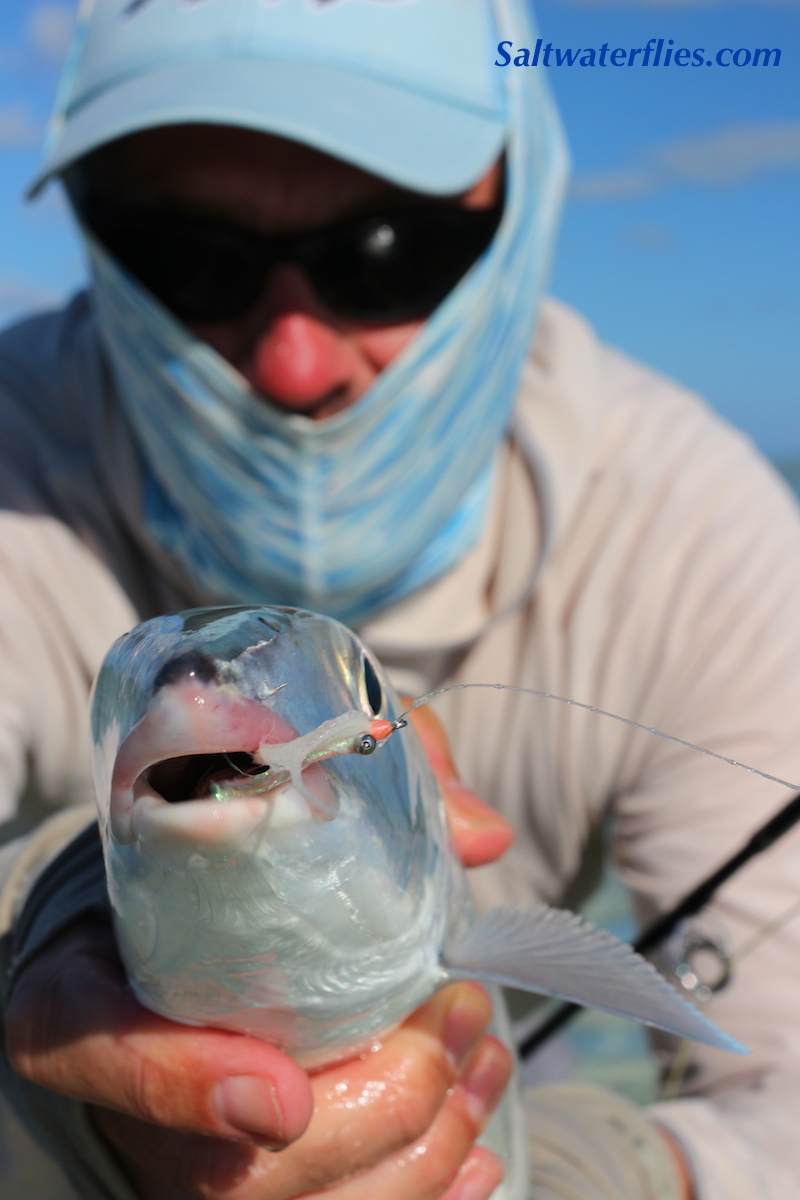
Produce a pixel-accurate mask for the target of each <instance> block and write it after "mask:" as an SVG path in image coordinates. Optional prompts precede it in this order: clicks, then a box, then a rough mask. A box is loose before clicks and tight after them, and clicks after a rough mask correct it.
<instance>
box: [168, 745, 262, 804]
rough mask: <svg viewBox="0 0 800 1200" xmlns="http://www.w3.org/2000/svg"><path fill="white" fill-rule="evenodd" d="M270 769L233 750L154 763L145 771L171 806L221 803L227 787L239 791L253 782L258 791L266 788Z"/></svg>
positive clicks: (190, 755)
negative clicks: (209, 801)
mask: <svg viewBox="0 0 800 1200" xmlns="http://www.w3.org/2000/svg"><path fill="white" fill-rule="evenodd" d="M269 773H270V769H269V767H265V766H264V765H263V764H262V763H257V762H256V760H255V759H254V758H253V756H252V754H247V753H246V752H245V751H243V750H233V751H231V752H230V753H223V754H182V755H180V756H178V757H177V758H166V759H164V760H163V761H161V762H157V763H154V764H153V766H152V767H149V768H148V769H147V771H146V772H145V775H146V782H147V783H148V784H149V786H150V787H151V788H152V790H153V791H154V792H155V793H156V794H157V795H160V796H162V797H163V799H164V800H166V802H167V804H185V803H186V801H187V800H219V799H221V794H222V793H223V792H224V790H225V788H226V786H227V785H232V786H233V787H235V788H236V790H237V791H238V790H241V789H242V788H244V787H246V786H247V783H246V781H247V779H248V778H250V779H252V781H253V782H252V788H253V789H254V791H260V790H261V789H262V788H264V784H265V782H266V778H267V776H268V775H269Z"/></svg>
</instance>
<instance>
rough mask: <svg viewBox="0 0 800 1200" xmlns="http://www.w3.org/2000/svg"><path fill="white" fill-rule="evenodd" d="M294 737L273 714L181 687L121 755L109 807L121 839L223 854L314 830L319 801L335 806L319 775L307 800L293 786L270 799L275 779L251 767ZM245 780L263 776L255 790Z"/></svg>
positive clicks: (218, 691)
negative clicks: (285, 831) (278, 833)
mask: <svg viewBox="0 0 800 1200" xmlns="http://www.w3.org/2000/svg"><path fill="white" fill-rule="evenodd" d="M297 737H298V733H297V730H296V729H295V728H294V727H293V726H292V725H290V724H289V723H288V721H285V720H284V719H283V718H282V717H279V716H278V715H277V713H275V712H273V711H272V710H271V709H269V708H266V707H265V706H264V705H263V704H259V703H258V702H256V701H254V700H248V699H247V698H245V697H243V696H240V695H238V694H236V693H233V692H230V691H227V690H226V689H224V688H220V687H218V686H216V685H215V684H205V683H202V682H197V681H194V680H184V681H181V682H179V683H177V684H174V685H170V686H167V687H163V688H161V689H160V690H159V692H158V693H157V695H156V697H155V698H154V700H153V701H152V703H151V704H150V707H149V708H148V710H147V712H146V713H145V715H144V716H143V717H142V719H141V720H140V721H139V722H138V724H136V725H135V726H134V728H133V729H132V730H131V731H130V733H129V734H128V735H127V737H126V738H125V739H124V740H123V741H122V743H121V745H120V746H119V749H118V751H117V755H116V760H115V763H114V770H113V775H112V779H111V796H110V807H109V820H110V825H111V831H112V834H113V836H114V838H115V839H116V841H118V842H120V843H122V844H127V843H131V842H134V841H136V840H138V839H145V840H148V841H165V840H167V841H175V840H176V839H177V840H180V841H181V842H189V841H191V842H193V843H206V844H210V843H213V844H216V845H220V844H224V843H228V842H237V841H240V840H241V839H242V837H245V836H247V835H248V834H250V833H253V832H254V831H255V830H256V829H258V828H266V827H267V826H270V827H272V826H274V827H280V826H285V825H286V824H294V823H297V821H299V820H312V819H313V818H314V816H315V815H318V814H315V813H314V811H313V808H312V805H313V804H314V801H315V800H316V801H317V802H318V804H319V806H320V807H321V808H325V807H330V805H331V803H332V801H333V795H332V792H331V787H330V784H329V783H328V781H327V779H326V777H325V775H324V774H323V772H322V771H321V770H320V768H319V767H318V766H310V767H309V768H307V769H306V770H304V771H303V791H304V792H305V793H306V795H305V796H303V795H301V794H300V793H299V792H298V790H297V789H296V788H293V787H292V786H291V784H290V781H287V782H286V784H285V785H282V786H279V787H277V788H271V789H270V790H269V792H267V790H266V788H265V787H264V780H265V779H267V778H269V772H268V770H265V767H264V765H263V763H261V764H260V763H258V762H257V760H256V758H255V757H254V756H255V755H256V754H258V752H259V748H260V747H264V746H267V745H270V744H271V745H279V744H282V743H285V742H291V741H293V740H294V739H295V738H297ZM248 775H253V776H256V775H258V776H260V779H259V778H254V779H253V786H252V789H251V788H249V787H245V788H243V787H242V785H244V784H245V783H246V780H245V776H248ZM270 782H272V781H270ZM234 784H235V785H236V786H235V789H234V787H233V786H232V785H234ZM226 788H228V789H230V791H231V793H232V795H233V798H230V799H229V798H227V796H226V795H225V794H224V793H225V789H226ZM215 789H220V790H217V791H216V792H215ZM221 793H222V794H221ZM219 799H224V800H225V802H224V803H215V801H216V800H219ZM309 801H311V803H309Z"/></svg>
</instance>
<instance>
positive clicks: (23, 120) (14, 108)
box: [0, 104, 42, 150]
mask: <svg viewBox="0 0 800 1200" xmlns="http://www.w3.org/2000/svg"><path fill="white" fill-rule="evenodd" d="M41 138H42V128H41V125H40V124H39V122H38V121H37V120H36V118H35V117H34V115H33V113H32V112H31V111H30V109H29V108H27V107H26V106H25V105H24V104H7V105H5V106H4V107H0V149H2V150H7V149H9V148H11V147H14V146H36V145H37V144H38V143H39V142H40V141H41Z"/></svg>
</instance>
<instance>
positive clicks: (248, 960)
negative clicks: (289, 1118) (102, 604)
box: [92, 608, 743, 1200]
mask: <svg viewBox="0 0 800 1200" xmlns="http://www.w3.org/2000/svg"><path fill="white" fill-rule="evenodd" d="M400 713H401V706H400V704H399V701H398V699H397V696H396V695H395V693H394V691H393V689H392V687H391V685H390V684H389V682H388V680H387V679H386V677H385V675H384V673H383V671H382V669H381V667H380V664H379V663H378V662H377V661H376V660H375V659H374V658H373V657H372V656H371V655H370V653H369V652H368V651H367V650H366V648H365V647H364V646H363V645H362V644H361V642H360V641H359V640H358V638H357V637H356V636H355V635H354V634H353V633H351V632H350V630H348V629H346V628H345V627H344V626H343V625H340V624H339V623H338V622H336V621H333V620H331V619H329V618H327V617H323V616H319V615H317V614H313V613H309V612H304V611H301V610H298V609H288V608H219V609H196V610H192V611H190V612H186V613H182V614H177V615H175V616H167V617H159V618H157V619H155V620H153V621H149V622H147V623H146V624H144V625H141V626H139V627H138V628H137V629H135V630H133V632H132V633H129V634H127V635H126V636H125V637H123V638H121V639H120V640H119V641H118V642H117V643H116V644H115V645H114V646H113V647H112V649H111V651H110V652H109V654H108V656H107V658H106V660H105V663H104V665H103V668H102V670H101V672H100V674H99V676H98V679H97V683H96V685H95V690H94V697H93V707H92V727H93V736H94V743H95V786H96V793H97V802H98V808H99V814H100V829H101V834H102V839H103V847H104V853H105V859H106V869H107V876H108V888H109V895H110V899H111V905H112V911H113V918H114V927H115V931H116V936H117V941H118V944H119V949H120V953H121V956H122V959H123V962H124V964H125V967H126V970H127V972H128V977H129V979H130V983H131V986H132V988H133V990H134V992H135V994H136V995H137V997H138V998H139V999H140V1000H141V1002H142V1003H143V1004H145V1005H146V1006H147V1007H149V1008H151V1009H153V1010H155V1011H156V1012H159V1013H161V1014H163V1015H164V1016H167V1017H170V1018H172V1019H174V1020H177V1021H182V1022H185V1023H189V1024H201V1025H215V1026H220V1027H223V1028H229V1029H234V1030H239V1031H242V1032H247V1033H249V1034H252V1035H255V1036H258V1037H261V1038H264V1039H266V1040H268V1041H270V1042H273V1043H275V1044H276V1045H278V1046H280V1047H282V1048H283V1049H284V1050H286V1051H287V1052H288V1053H289V1054H291V1055H292V1056H293V1057H294V1058H296V1059H297V1060H298V1061H299V1062H301V1063H302V1064H304V1065H305V1066H308V1067H315V1066H320V1065H322V1064H324V1063H328V1062H332V1061H334V1060H336V1059H339V1058H342V1057H344V1056H346V1055H349V1054H352V1053H354V1052H357V1051H358V1050H360V1049H363V1048H364V1047H366V1046H368V1045H369V1044H370V1043H371V1042H372V1041H373V1040H374V1039H375V1037H376V1036H377V1035H378V1034H380V1033H382V1032H385V1031H387V1030H388V1029H390V1028H391V1027H393V1026H394V1025H396V1024H397V1023H398V1022H399V1021H401V1020H402V1019H403V1018H404V1017H405V1016H406V1015H407V1014H408V1013H409V1012H410V1011H411V1010H412V1009H414V1008H415V1007H417V1006H418V1005H419V1004H421V1003H422V1002H423V1001H424V1000H426V999H427V998H428V997H429V996H431V995H432V994H433V993H434V992H435V991H436V990H437V989H438V988H440V987H442V986H443V985H444V984H446V983H447V982H449V981H452V980H454V979H460V978H472V979H479V980H482V981H484V982H487V983H489V984H496V983H500V984H506V985H510V986H514V987H518V988H523V989H526V990H529V991H532V992H538V993H542V994H545V995H549V996H558V997H561V998H563V999H567V1000H573V1001H577V1002H578V1003H580V1004H583V1005H588V1006H591V1007H595V1008H600V1009H604V1010H605V1011H608V1012H613V1013H618V1014H620V1015H623V1016H628V1017H632V1018H634V1019H636V1020H639V1021H644V1022H646V1023H648V1024H651V1025H655V1026H658V1027H659V1028H663V1029H667V1030H670V1031H671V1032H673V1033H676V1034H678V1035H680V1036H682V1037H690V1038H695V1039H697V1040H699V1041H703V1042H707V1043H708V1044H710V1045H713V1046H717V1047H720V1048H724V1049H728V1050H742V1049H743V1048H742V1047H741V1046H739V1045H738V1043H736V1042H734V1041H733V1039H732V1038H730V1037H728V1036H727V1035H726V1034H724V1033H722V1032H721V1031H720V1030H719V1029H718V1028H717V1027H716V1026H715V1025H714V1024H713V1023H712V1022H710V1021H709V1020H708V1019H706V1018H705V1017H704V1016H703V1015H702V1014H701V1013H700V1012H698V1011H697V1010H696V1009H695V1008H693V1007H692V1006H691V1005H690V1004H689V1003H687V1002H686V1001H685V1000H683V999H682V998H681V997H680V996H679V995H678V993H677V992H675V991H674V990H673V989H672V988H671V987H670V986H669V985H668V984H667V983H666V982H665V981H664V980H663V979H662V978H661V977H660V976H659V975H658V974H657V972H656V971H655V970H654V968H653V967H651V966H650V965H649V964H648V963H647V962H645V960H644V959H642V958H640V957H639V956H638V955H636V954H635V953H634V952H633V951H632V950H631V949H630V947H628V946H626V945H625V944H624V943H622V942H619V941H618V940H617V939H615V938H613V937H611V936H610V935H609V934H606V933H603V932H600V931H596V930H594V929H592V928H591V927H590V926H588V925H585V924H583V923H582V922H581V921H580V920H579V919H578V918H577V917H575V916H573V915H572V914H570V913H566V912H561V911H559V910H556V909H552V908H548V907H547V906H545V905H541V904H540V905H533V906H531V907H529V908H525V907H522V906H517V905H514V906H503V907H500V908H496V909H494V910H493V911H492V912H490V913H489V914H488V915H487V916H486V917H484V918H483V919H478V918H477V917H476V915H475V913H474V911H473V908H472V904H471V900H470V897H469V892H468V888H467V883H466V876H465V873H464V871H463V869H462V868H461V866H460V864H459V863H458V862H457V861H456V858H455V856H454V854H453V853H452V851H451V849H450V843H449V838H448V832H447V825H446V818H445V811H444V804H443V800H442V796H441V793H440V791H439V788H438V785H437V782H436V779H435V777H434V775H433V772H432V770H431V768H430V766H429V764H428V761H427V758H426V755H425V753H424V751H423V749H422V746H421V744H420V742H419V740H418V739H417V737H416V734H415V733H414V731H413V729H411V728H408V729H404V730H403V732H402V734H399V735H395V730H397V729H398V728H399V727H400V726H401V725H402V724H404V722H402V721H401V720H399V719H398V718H399V715H400ZM373 750H376V752H375V753H374V754H373V753H372V751H373ZM499 1019H500V1020H501V1021H502V1017H501V1018H499ZM501 1032H503V1031H502V1030H501ZM498 1122H499V1124H500V1125H501V1126H502V1125H503V1124H504V1128H500V1129H499V1133H498V1132H497V1128H496V1129H495V1133H494V1135H493V1136H494V1139H495V1141H494V1144H495V1145H497V1144H498V1138H499V1144H501V1145H502V1146H505V1147H506V1153H505V1155H504V1157H506V1158H507V1160H508V1159H509V1158H510V1159H513V1160H515V1161H516V1162H517V1164H519V1162H520V1160H521V1156H524V1149H523V1148H522V1145H521V1142H522V1138H521V1122H520V1120H519V1113H518V1112H515V1110H514V1100H513V1097H512V1098H511V1099H510V1100H508V1101H506V1102H505V1109H504V1110H503V1109H501V1111H500V1113H499V1115H497V1116H496V1118H495V1122H494V1124H495V1126H496V1127H497V1126H498ZM515 1178H516V1182H514V1179H515ZM503 1188H504V1190H503V1192H502V1193H501V1194H502V1196H503V1197H504V1198H505V1197H508V1200H516V1197H517V1196H518V1195H520V1196H521V1195H522V1194H523V1193H524V1186H523V1172H522V1171H521V1169H518V1170H517V1173H516V1176H514V1174H513V1172H512V1175H511V1176H509V1173H508V1169H507V1179H506V1183H505V1184H504V1185H503Z"/></svg>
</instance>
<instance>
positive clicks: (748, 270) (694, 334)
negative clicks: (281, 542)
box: [0, 0, 800, 458]
mask: <svg viewBox="0 0 800 1200" xmlns="http://www.w3.org/2000/svg"><path fill="white" fill-rule="evenodd" d="M73 9H74V5H72V4H69V3H58V2H52V3H51V2H48V3H42V2H38V0H2V5H1V6H0V323H2V324H4V323H7V322H8V321H9V320H11V319H13V318H14V317H15V316H16V315H18V314H20V313H21V312H23V311H25V310H27V309H29V308H31V307H41V306H42V305H46V304H49V303H52V302H55V301H57V300H58V299H60V298H61V297H62V296H64V295H66V294H68V292H69V291H70V289H71V288H73V287H74V286H76V285H77V284H78V283H79V281H80V280H81V278H82V274H83V268H82V264H81V256H80V252H79V249H78V247H77V244H76V242H75V239H74V237H73V235H72V233H71V231H70V227H69V222H68V219H67V216H66V214H65V212H64V207H63V204H62V203H61V201H60V199H59V196H58V193H57V192H56V191H55V190H54V189H51V191H49V192H48V193H47V194H46V196H45V198H44V199H43V200H42V201H40V202H39V203H38V204H37V205H34V206H26V205H25V204H24V203H23V201H22V192H23V190H24V187H25V184H26V182H27V181H28V180H29V179H30V178H31V176H32V175H33V173H34V171H35V168H36V164H37V162H38V157H39V150H38V147H39V142H40V138H41V134H42V129H43V126H44V122H45V120H46V117H47V114H48V111H49V108H50V103H51V100H52V96H53V92H54V89H55V86H56V83H57V79H58V69H59V64H60V61H61V58H62V56H63V53H64V50H65V45H66V39H67V37H68V32H69V26H70V21H71V13H72V11H73ZM537 12H538V16H539V22H540V25H541V27H542V33H543V34H544V35H545V40H546V41H551V42H553V44H554V45H556V46H558V47H560V48H566V47H570V48H573V49H574V48H586V47H590V46H591V47H598V48H599V47H600V46H601V45H602V44H603V43H604V42H608V43H609V46H610V47H611V48H612V49H613V48H615V47H618V46H619V47H624V48H634V47H639V46H643V45H644V44H645V43H646V42H647V40H648V39H649V38H651V37H655V38H664V39H665V44H666V42H667V39H669V38H673V39H674V45H675V48H676V49H677V48H679V47H681V46H686V47H688V48H691V49H694V48H697V47H703V48H704V49H705V51H706V52H709V51H711V52H713V53H714V54H715V53H716V51H717V50H718V49H721V48H723V47H731V48H732V49H738V48H739V47H743V48H744V47H747V48H755V47H762V46H767V47H779V48H780V49H781V52H782V61H781V65H780V67H777V68H775V67H769V68H763V67H758V68H753V67H749V66H745V67H741V68H737V67H730V68H727V69H725V68H721V67H716V66H714V67H712V68H708V69H706V68H705V67H701V68H700V69H696V68H693V67H685V68H676V67H669V68H663V67H660V68H653V67H648V68H644V67H642V66H638V65H637V66H634V67H630V68H629V67H621V68H614V67H611V66H609V67H607V68H605V69H601V68H599V67H598V68H595V69H591V68H580V67H573V68H567V67H562V68H557V67H556V68H552V69H551V70H550V72H549V75H550V79H551V82H552V85H553V87H554V90H555V92H556V95H557V98H558V101H559V104H560V107H561V111H562V114H563V117H564V122H565V125H566V127H567V131H568V135H569V139H570V143H571V147H572V154H573V164H574V177H573V190H572V194H571V197H570V201H569V203H568V205H567V209H566V212H565V216H564V221H563V225H562V231H561V238H560V244H559V248H558V254H557V258H556V268H555V275H554V280H553V291H554V292H555V294H556V295H558V296H560V297H561V298H563V299H564V300H567V301H568V302H569V303H571V304H573V305H575V306H576V307H577V308H579V309H581V310H582V311H583V312H584V313H585V314H586V315H587V316H588V317H589V318H590V320H591V321H592V322H593V323H594V324H595V326H596V327H597V328H598V330H599V331H600V333H601V334H602V336H603V337H605V338H606V339H608V340H609V341H612V342H614V343H615V344H616V345H618V346H621V347H623V348H624V349H625V350H627V351H629V352H630V353H632V354H634V355H637V356H638V357H640V358H642V359H644V360H646V361H648V362H650V363H652V364H653V365H655V366H657V367H658V368H660V369H661V370H663V371H666V372H668V373H669V374H671V375H673V376H675V377H676V378H678V379H680V380H681V381H683V382H684V383H686V384H688V385H689V386H691V387H694V388H696V389H697V390H699V391H701V392H702V393H703V394H704V395H705V396H706V397H707V398H708V399H709V400H710V401H711V403H712V404H713V405H714V406H715V407H716V408H717V409H718V410H719V411H720V412H722V413H723V414H724V415H726V416H727V417H729V418H730V419H731V420H733V421H734V422H735V423H736V424H738V425H740V426H742V427H743V428H744V429H746V430H747V431H748V432H749V433H750V434H751V435H752V436H753V437H754V438H755V440H756V441H757V442H758V443H759V444H760V445H761V446H762V448H763V449H765V450H766V451H768V452H769V453H771V454H774V455H779V456H782V457H785V458H798V457H800V283H799V282H798V278H799V276H800V270H799V269H798V268H800V234H799V233H798V227H799V226H800V220H799V219H798V216H799V215H800V0H615V2H611V0H541V2H540V3H539V4H538V5H537ZM487 49H488V52H493V48H492V47H489V48H487ZM443 52H446V49H443Z"/></svg>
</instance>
